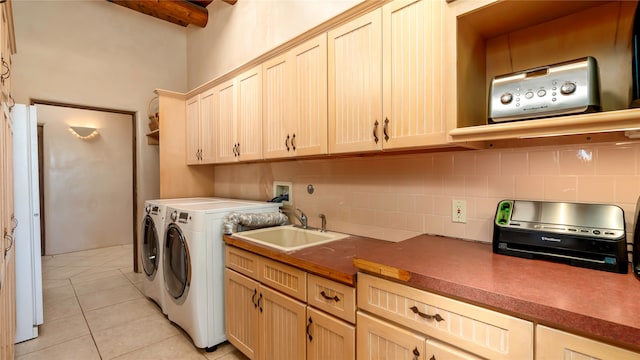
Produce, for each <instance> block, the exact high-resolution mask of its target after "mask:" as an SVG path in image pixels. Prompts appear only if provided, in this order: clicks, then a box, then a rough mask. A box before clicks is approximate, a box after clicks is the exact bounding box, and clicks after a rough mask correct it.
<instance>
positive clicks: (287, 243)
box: [233, 225, 349, 251]
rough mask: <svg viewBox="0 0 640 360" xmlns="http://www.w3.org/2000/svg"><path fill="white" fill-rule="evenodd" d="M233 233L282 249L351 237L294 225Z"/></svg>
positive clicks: (287, 249) (301, 247)
mask: <svg viewBox="0 0 640 360" xmlns="http://www.w3.org/2000/svg"><path fill="white" fill-rule="evenodd" d="M233 235H234V236H236V237H239V238H242V239H245V240H248V241H253V242H256V243H258V244H262V245H266V246H270V247H273V248H276V249H279V250H282V251H292V250H299V249H304V248H306V247H309V246H315V245H319V244H326V243H328V242H331V241H336V240H340V239H344V238H346V237H349V235H347V234H340V233H336V232H331V231H327V232H320V231H319V230H315V229H302V228H298V227H295V226H293V225H287V226H276V227H270V228H264V229H257V230H250V231H243V232H239V233H235V234H233Z"/></svg>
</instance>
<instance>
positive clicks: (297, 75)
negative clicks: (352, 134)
mask: <svg viewBox="0 0 640 360" xmlns="http://www.w3.org/2000/svg"><path fill="white" fill-rule="evenodd" d="M289 53H290V58H291V60H290V62H291V64H292V67H293V70H292V78H293V79H292V80H293V82H292V90H293V103H292V108H293V111H294V112H293V116H292V117H291V129H292V130H291V131H292V135H291V137H292V139H291V143H292V150H294V151H295V154H296V155H297V156H304V155H318V154H326V153H327V35H326V34H322V35H320V36H318V37H316V38H314V39H312V40H310V41H307V42H306V43H304V44H302V45H300V46H297V47H296V48H294V49H293V50H291V51H290V52H289Z"/></svg>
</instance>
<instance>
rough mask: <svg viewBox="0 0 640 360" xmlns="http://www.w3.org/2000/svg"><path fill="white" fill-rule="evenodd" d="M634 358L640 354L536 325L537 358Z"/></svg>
mask: <svg viewBox="0 0 640 360" xmlns="http://www.w3.org/2000/svg"><path fill="white" fill-rule="evenodd" d="M596 359H597V360H632V359H640V354H639V353H635V352H631V351H628V350H624V349H620V348H617V347H615V346H611V345H607V344H604V343H601V342H599V341H595V340H591V339H587V338H584V337H582V336H577V335H573V334H569V333H567V332H564V331H560V330H556V329H552V328H549V327H546V326H541V325H538V326H536V360H596Z"/></svg>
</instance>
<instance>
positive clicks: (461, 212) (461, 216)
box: [451, 200, 467, 223]
mask: <svg viewBox="0 0 640 360" xmlns="http://www.w3.org/2000/svg"><path fill="white" fill-rule="evenodd" d="M451 222H454V223H466V222H467V202H466V201H465V200H453V201H452V202H451Z"/></svg>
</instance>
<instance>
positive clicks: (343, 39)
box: [328, 9, 383, 153]
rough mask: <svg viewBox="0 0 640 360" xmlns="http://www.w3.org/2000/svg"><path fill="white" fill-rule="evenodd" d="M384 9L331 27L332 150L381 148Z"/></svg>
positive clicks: (330, 124)
mask: <svg viewBox="0 0 640 360" xmlns="http://www.w3.org/2000/svg"><path fill="white" fill-rule="evenodd" d="M381 13H382V10H381V9H377V10H374V11H372V12H371V13H368V14H366V15H364V16H362V17H359V18H357V19H355V20H353V21H351V22H349V23H347V24H345V25H343V26H340V27H338V28H336V29H334V30H331V31H329V33H328V42H329V43H328V60H329V66H328V72H329V89H328V93H329V114H328V118H329V153H346V152H360V151H368V150H379V149H381V148H382V141H381V140H382V138H381V134H382V121H383V119H382V104H381V102H380V98H381V96H382V71H381V68H382V54H381V48H382V33H381V22H382V15H381Z"/></svg>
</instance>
